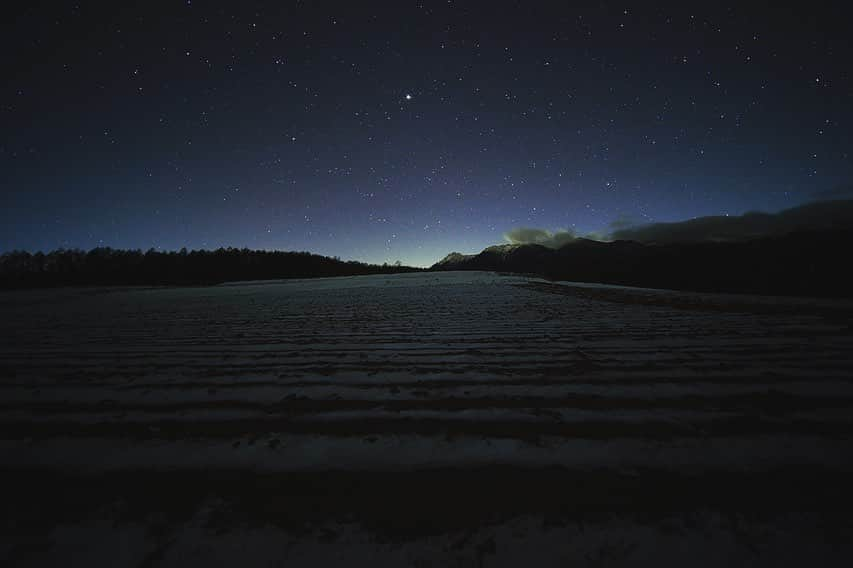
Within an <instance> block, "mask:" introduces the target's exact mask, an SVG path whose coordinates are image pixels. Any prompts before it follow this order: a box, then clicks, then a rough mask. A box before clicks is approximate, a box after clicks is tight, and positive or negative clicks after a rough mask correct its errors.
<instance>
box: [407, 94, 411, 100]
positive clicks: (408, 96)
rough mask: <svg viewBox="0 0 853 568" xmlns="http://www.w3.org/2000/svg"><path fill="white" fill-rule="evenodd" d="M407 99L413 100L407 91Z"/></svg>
mask: <svg viewBox="0 0 853 568" xmlns="http://www.w3.org/2000/svg"><path fill="white" fill-rule="evenodd" d="M406 100H407V101H410V100H412V95H410V94H408V93H406Z"/></svg>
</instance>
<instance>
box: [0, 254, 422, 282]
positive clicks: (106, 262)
mask: <svg viewBox="0 0 853 568" xmlns="http://www.w3.org/2000/svg"><path fill="white" fill-rule="evenodd" d="M417 270H419V269H417V268H411V267H407V266H401V265H400V264H399V263H395V264H394V265H389V264H383V265H376V264H367V263H363V262H358V261H352V260H351V261H342V260H340V259H338V258H329V257H327V256H322V255H318V254H311V253H308V252H284V251H265V250H251V249H247V248H240V249H238V248H219V249H217V250H212V251H210V250H192V251H187V249H185V248H184V249H181V250H180V251H159V250H155V249H150V250H148V251H145V252H143V251H142V250H121V249H113V248H109V247H100V248H95V249H92V250H90V251H84V250H79V249H59V250H55V251H52V252H48V253H42V252H36V253H30V252H27V251H12V252H7V253H4V254H2V255H0V287H2V288H38V287H53V286H89V285H191V284H217V283H221V282H229V281H240V280H269V279H281V278H316V277H323V276H354V275H366V274H394V273H399V272H413V271H417Z"/></svg>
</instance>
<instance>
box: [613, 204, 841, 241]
mask: <svg viewBox="0 0 853 568" xmlns="http://www.w3.org/2000/svg"><path fill="white" fill-rule="evenodd" d="M851 229H853V200H849V201H816V202H813V203H807V204H805V205H800V206H799V207H793V208H791V209H785V210H784V211H780V212H778V213H758V212H750V213H744V214H743V215H732V216H713V217H697V218H695V219H691V220H689V221H682V222H678V223H653V224H650V225H641V226H637V227H629V228H625V229H617V230H614V231H613V232H611V234H610V238H611V239H613V240H625V241H638V242H644V243H661V244H664V243H686V242H723V241H739V240H746V239H753V238H760V237H769V236H777V235H784V234H787V233H792V232H796V231H828V230H851Z"/></svg>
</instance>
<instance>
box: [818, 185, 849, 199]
mask: <svg viewBox="0 0 853 568" xmlns="http://www.w3.org/2000/svg"><path fill="white" fill-rule="evenodd" d="M815 198H816V199H817V200H819V201H830V200H835V199H853V183H844V184H841V185H836V186H835V187H833V188H832V189H825V190H823V191H818V192H817V193H815Z"/></svg>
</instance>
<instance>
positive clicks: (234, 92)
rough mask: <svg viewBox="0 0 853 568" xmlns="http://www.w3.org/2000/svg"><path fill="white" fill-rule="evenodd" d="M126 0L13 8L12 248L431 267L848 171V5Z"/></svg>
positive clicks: (2, 112) (851, 175) (809, 184)
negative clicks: (514, 240)
mask: <svg viewBox="0 0 853 568" xmlns="http://www.w3.org/2000/svg"><path fill="white" fill-rule="evenodd" d="M124 4H131V3H130V2H128V3H125V2H114V3H104V4H95V3H86V2H80V3H72V2H56V3H52V4H50V3H48V4H40V3H36V2H33V3H29V2H21V3H20V6H18V7H16V8H10V7H8V6H5V7H4V10H5V12H6V13H5V14H4V16H3V24H2V30H0V31H2V38H0V43H2V55H0V57H2V62H3V71H2V79H0V81H2V83H0V85H2V89H0V187H1V188H2V195H1V196H0V199H2V201H0V206H2V209H0V251H6V250H11V249H26V250H31V251H33V250H49V249H55V248H58V247H66V248H68V247H80V248H84V249H88V248H92V247H96V246H112V247H121V248H141V249H148V248H151V247H154V248H160V249H179V248H181V247H187V248H208V249H211V248H217V247H221V246H236V247H244V246H246V247H250V248H264V249H283V250H309V251H312V252H317V253H321V254H326V255H334V256H340V257H341V258H344V259H358V260H365V261H370V262H385V261H388V262H393V261H395V260H397V259H399V260H402V261H403V262H404V263H410V264H414V265H426V264H430V263H432V262H434V261H435V260H437V259H439V258H441V257H442V256H444V255H445V254H446V253H448V252H450V251H453V250H456V251H461V252H475V251H479V250H480V249H482V248H483V247H485V246H488V245H490V244H495V243H499V242H502V240H503V235H504V233H506V232H507V231H509V230H510V229H513V228H515V227H520V226H524V227H539V228H545V229H550V230H558V229H570V230H574V231H576V232H578V233H581V234H583V233H587V232H591V231H598V232H606V231H607V230H608V227H609V226H610V224H611V223H613V222H614V221H616V222H618V223H620V224H624V223H625V222H634V223H639V222H652V221H675V220H682V219H688V218H692V217H695V216H702V215H720V214H740V213H743V212H745V211H748V210H763V211H768V212H772V211H777V210H779V209H783V208H787V207H791V206H795V205H798V204H801V203H804V202H807V201H810V200H813V199H816V198H820V197H821V196H822V195H829V194H830V193H831V192H832V191H833V190H835V189H836V188H838V187H844V186H845V185H849V184H850V182H851V180H853V159H851V141H853V136H851V133H853V73H852V72H851V69H853V49H851V39H850V32H849V22H850V19H849V17H848V15H847V14H845V13H844V12H843V11H842V8H840V6H843V4H842V3H839V4H838V5H837V6H839V7H837V8H831V7H830V8H827V7H820V8H814V7H813V6H812V3H802V4H799V5H798V8H797V10H796V11H795V10H793V9H791V8H783V7H782V4H778V5H777V4H768V6H775V7H774V8H773V9H772V10H769V9H768V8H767V7H766V6H764V7H762V8H755V9H752V8H744V7H740V5H739V4H734V5H732V6H722V7H713V6H712V3H708V2H702V3H699V4H697V6H695V7H694V6H690V7H684V6H682V7H681V8H677V9H668V8H663V7H655V8H649V7H645V6H635V5H632V4H617V3H585V4H580V3H577V4H574V5H573V3H570V2H565V3H563V2H559V3H558V2H553V3H544V2H542V3H539V2H517V3H500V2H489V3H481V4H475V3H469V2H456V1H453V2H447V1H442V2H428V1H422V2H407V1H398V2H393V3H386V2H346V3H343V2H341V3H329V2H278V3H269V5H262V4H252V3H250V2H240V3H237V2H229V3H227V4H220V3H213V2H202V1H197V0H196V1H193V2H189V1H184V2H151V3H139V6H125V5H124ZM143 4H144V5H143ZM685 4H689V3H685ZM808 10H816V11H808Z"/></svg>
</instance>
